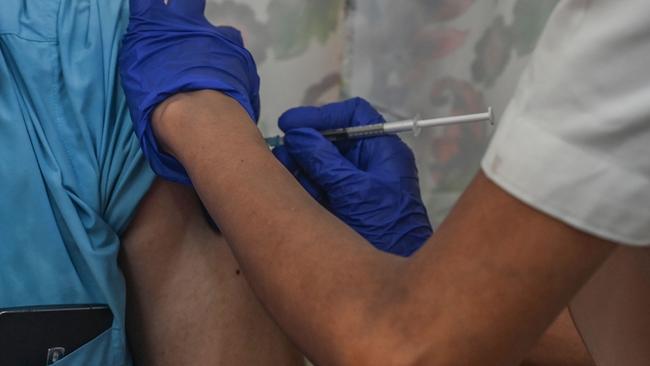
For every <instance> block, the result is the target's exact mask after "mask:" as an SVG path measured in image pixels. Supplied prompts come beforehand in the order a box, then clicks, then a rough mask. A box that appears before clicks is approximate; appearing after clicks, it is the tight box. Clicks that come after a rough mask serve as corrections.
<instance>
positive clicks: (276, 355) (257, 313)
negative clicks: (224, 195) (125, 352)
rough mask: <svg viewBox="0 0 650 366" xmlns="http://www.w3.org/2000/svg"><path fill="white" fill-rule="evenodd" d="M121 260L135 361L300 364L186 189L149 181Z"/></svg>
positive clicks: (130, 228) (220, 238)
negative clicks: (149, 186) (125, 283)
mask: <svg viewBox="0 0 650 366" xmlns="http://www.w3.org/2000/svg"><path fill="white" fill-rule="evenodd" d="M121 266H122V269H123V270H124V272H125V276H126V282H127V288H128V299H127V330H128V335H129V340H130V343H131V348H132V353H133V355H134V358H135V360H136V361H137V362H138V363H139V364H144V365H155V366H164V365H202V364H212V363H215V364H232V365H245V364H254V365H278V364H281V365H302V364H303V362H302V356H301V355H300V354H299V353H298V352H297V351H296V350H295V349H294V347H293V345H292V344H291V343H290V342H289V341H288V340H287V338H286V336H285V335H284V333H283V332H282V331H281V330H280V329H279V328H278V327H277V325H276V324H275V323H274V322H273V321H272V320H271V319H270V317H269V316H268V314H267V313H266V311H265V310H264V308H263V307H262V306H261V304H260V303H259V302H258V300H257V299H256V298H255V297H254V295H253V293H252V291H251V290H250V287H249V286H248V283H247V282H246V280H245V278H244V274H243V273H242V271H241V270H240V267H239V264H238V263H237V262H236V261H235V259H234V257H233V256H232V254H231V252H230V248H229V247H228V246H227V244H226V242H225V241H224V239H223V237H222V236H221V235H219V234H217V233H215V232H214V231H213V230H212V229H211V228H210V227H209V225H208V224H207V221H206V220H205V218H204V217H203V213H202V211H201V206H200V203H199V201H198V199H197V197H196V195H195V193H194V192H193V190H192V189H191V188H188V187H185V186H181V185H177V184H172V183H168V182H164V181H162V180H158V181H156V183H154V185H153V186H152V188H151V189H150V191H149V193H148V194H147V195H146V197H145V198H144V199H143V201H142V202H141V204H140V206H139V208H138V211H137V213H136V217H135V218H134V220H133V222H132V224H131V225H130V227H129V230H128V231H127V233H126V234H125V235H124V237H123V241H122V253H121ZM251 344H255V347H251Z"/></svg>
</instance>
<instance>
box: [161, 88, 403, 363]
mask: <svg viewBox="0 0 650 366" xmlns="http://www.w3.org/2000/svg"><path fill="white" fill-rule="evenodd" d="M188 111H191V113H188ZM157 112H158V113H157V114H156V116H155V117H154V121H155V122H154V125H155V128H156V130H157V134H158V136H159V139H160V140H161V142H162V143H163V144H164V145H166V148H167V149H168V150H169V151H171V152H172V153H174V154H175V155H176V156H177V157H178V158H179V160H180V161H181V162H182V163H183V164H184V165H185V167H186V169H187V170H188V172H189V174H190V176H191V177H192V180H193V184H194V186H195V188H196V189H197V191H198V192H199V195H200V196H201V199H202V200H203V202H204V203H205V205H206V206H207V207H208V209H209V210H210V212H211V214H212V215H213V217H214V218H215V219H216V221H217V222H218V223H219V225H220V227H221V228H222V230H223V231H224V234H225V236H226V238H227V239H228V241H229V242H231V243H232V244H233V249H234V252H235V255H236V256H237V257H238V260H239V261H240V263H241V264H242V266H243V268H244V271H245V274H246V276H248V278H249V279H250V282H251V285H252V286H253V287H254V288H255V290H256V291H257V292H258V294H260V295H261V296H262V297H263V298H264V299H265V303H266V305H267V306H268V307H269V308H270V311H271V312H272V313H273V314H274V316H275V317H277V318H279V319H280V321H281V323H282V324H283V325H284V326H285V328H287V329H288V331H289V332H290V333H292V336H293V338H294V339H305V337H306V336H307V335H306V334H304V333H303V332H302V330H303V329H310V328H311V329H314V328H321V329H320V330H319V332H318V333H317V334H318V335H319V336H320V337H319V338H316V339H314V338H313V334H316V333H310V336H309V338H310V339H309V341H306V344H305V343H304V344H302V346H303V347H307V348H308V349H306V351H307V352H312V353H313V352H315V351H314V350H313V349H309V346H310V345H316V344H320V345H321V346H323V345H325V343H327V342H346V341H348V340H346V339H342V338H341V334H344V333H345V334H349V335H350V336H351V337H357V335H354V334H350V333H349V332H347V331H340V329H342V328H344V329H346V330H347V329H361V328H362V324H363V322H364V319H366V317H371V316H372V314H371V313H370V312H369V309H368V300H369V299H380V298H381V297H382V296H383V295H382V292H383V291H384V287H381V284H382V283H384V281H381V280H380V278H379V277H384V278H387V277H391V276H393V274H392V271H393V270H394V268H395V266H396V265H398V264H399V263H400V260H399V259H397V258H396V257H392V256H388V255H379V254H378V253H377V252H376V251H374V250H373V248H372V246H370V245H369V244H368V243H366V242H365V241H364V239H363V238H361V237H360V236H358V235H357V234H356V233H355V232H354V231H352V230H351V229H349V228H348V227H347V226H346V225H344V224H343V223H341V222H340V221H338V219H336V218H335V217H334V216H332V215H330V214H329V213H328V212H326V211H325V210H323V209H321V208H320V206H319V205H318V204H317V203H316V202H315V201H313V200H312V199H311V198H310V197H309V195H308V194H307V193H306V192H304V190H303V189H302V188H301V187H300V186H299V185H298V184H297V183H296V182H295V179H294V178H293V177H292V176H291V175H290V174H289V173H288V172H286V170H285V169H284V168H283V167H282V166H281V165H280V164H279V163H278V162H277V161H276V160H275V159H274V157H273V155H272V154H270V153H269V151H268V148H267V147H266V145H265V144H264V142H263V140H262V139H261V137H260V135H259V132H258V131H257V129H256V128H255V126H254V124H253V123H252V122H251V121H250V119H249V117H248V116H247V115H246V114H245V112H244V111H243V110H242V109H241V108H240V106H239V105H238V104H237V103H236V102H234V101H232V100H231V99H229V98H227V97H223V96H222V95H220V94H218V93H215V92H198V93H192V94H191V95H190V96H186V95H179V96H177V97H175V98H174V99H173V100H171V101H169V102H168V103H167V104H166V105H163V106H162V107H161V108H159V109H158V111H157ZM215 124H218V128H215ZM189 125H191V128H188V126H189ZM269 213H273V214H272V215H271V214H269ZM251 227H254V230H252V229H251ZM252 243H255V246H254V247H252V245H253V244H252ZM306 243H309V244H306ZM342 249H344V250H342ZM333 263H336V269H334V268H332V264H333ZM376 269H382V270H381V272H379V271H377V270H376ZM298 302H299V303H300V305H299V306H297V303H298ZM355 322H358V324H355ZM323 324H329V325H330V326H331V331H332V332H334V334H332V333H330V332H329V330H328V329H325V328H324V327H323ZM337 324H340V327H338V326H337ZM357 325H358V326H357ZM355 341H357V342H362V341H363V340H362V339H356V340H355ZM329 346H330V347H328V346H325V347H319V349H337V348H338V349H342V348H343V347H339V346H340V345H338V344H329ZM319 356H320V357H317V358H319V359H320V360H323V359H325V360H327V358H323V357H324V355H319ZM326 357H335V356H334V355H326ZM331 361H333V362H331V363H332V364H335V363H337V362H336V360H331Z"/></svg>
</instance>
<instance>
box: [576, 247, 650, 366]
mask: <svg viewBox="0 0 650 366" xmlns="http://www.w3.org/2000/svg"><path fill="white" fill-rule="evenodd" d="M648 309H650V249H647V248H646V249H641V248H619V249H617V250H616V252H615V253H614V254H613V255H612V256H611V258H609V260H607V262H606V263H605V264H604V265H603V266H602V268H601V269H600V270H599V271H598V272H597V273H596V274H595V275H594V276H593V277H592V278H591V279H590V280H589V282H588V283H587V284H586V285H585V286H584V288H583V289H582V290H580V292H579V293H578V295H577V296H576V297H575V299H574V300H573V301H572V302H571V312H572V314H573V317H574V319H575V320H576V324H577V325H578V329H579V330H580V333H581V334H582V336H583V338H584V340H585V343H586V345H587V347H588V348H589V351H590V352H591V353H592V354H593V356H594V359H596V360H597V361H598V365H599V366H617V365H626V366H645V365H648V364H650V311H649V310H648Z"/></svg>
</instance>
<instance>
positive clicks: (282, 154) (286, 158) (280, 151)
mask: <svg viewBox="0 0 650 366" xmlns="http://www.w3.org/2000/svg"><path fill="white" fill-rule="evenodd" d="M273 155H274V156H275V157H276V159H278V160H279V161H280V163H282V165H284V167H285V168H286V169H287V170H288V171H289V172H290V173H291V174H292V175H293V176H294V177H296V179H297V180H298V182H299V183H300V185H301V186H302V187H303V188H304V189H305V190H306V191H307V192H308V193H309V194H310V195H311V196H312V197H313V198H314V199H315V200H316V201H318V202H321V203H322V200H323V196H324V194H323V191H322V190H321V189H320V188H318V186H317V185H316V184H314V182H312V181H311V179H309V178H308V177H307V176H306V175H305V174H304V173H303V172H302V170H301V169H300V165H298V162H296V160H295V159H294V158H293V157H292V156H291V154H290V153H289V150H288V149H287V148H286V146H278V147H276V148H275V149H273Z"/></svg>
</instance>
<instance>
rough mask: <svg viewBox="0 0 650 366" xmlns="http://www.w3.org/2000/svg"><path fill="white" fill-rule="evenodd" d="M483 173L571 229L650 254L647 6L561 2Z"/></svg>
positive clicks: (631, 0) (637, 0)
mask: <svg viewBox="0 0 650 366" xmlns="http://www.w3.org/2000/svg"><path fill="white" fill-rule="evenodd" d="M482 167H483V171H484V172H485V173H486V174H487V176H488V177H489V178H490V179H491V180H492V181H494V182H495V183H496V184H498V185H499V186H501V187H502V188H503V189H505V190H506V191H508V192H509V193H510V194H512V195H514V196H515V197H517V198H518V199H520V200H522V201H524V202H526V203H528V204H529V205H531V206H532V207H534V208H536V209H538V210H540V211H542V212H545V213H546V214H548V215H550V216H552V217H555V218H557V219H560V220H561V221H563V222H565V223H567V224H569V225H571V226H573V227H576V228H578V229H580V230H582V231H585V232H588V233H590V234H592V235H596V236H599V237H601V238H605V239H608V240H612V241H615V242H619V243H621V244H628V245H638V246H647V245H650V1H648V0H617V1H612V0H565V1H562V2H560V3H559V4H558V7H557V9H556V10H555V12H554V14H553V16H552V17H551V20H550V22H549V24H548V26H547V28H546V30H545V32H544V34H543V35H542V38H541V39H540V42H539V44H538V47H537V49H536V51H535V54H534V55H533V57H532V59H531V63H530V64H529V66H528V68H527V69H526V71H524V74H523V76H522V79H521V81H520V84H519V86H518V90H517V92H516V93H515V96H514V98H513V100H512V101H511V103H510V105H509V106H508V108H507V110H506V112H505V114H504V115H503V118H502V120H501V122H500V126H499V128H498V130H497V132H496V134H495V136H494V138H493V140H492V142H491V144H490V147H489V149H488V152H487V154H486V156H485V158H484V160H483V163H482Z"/></svg>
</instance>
